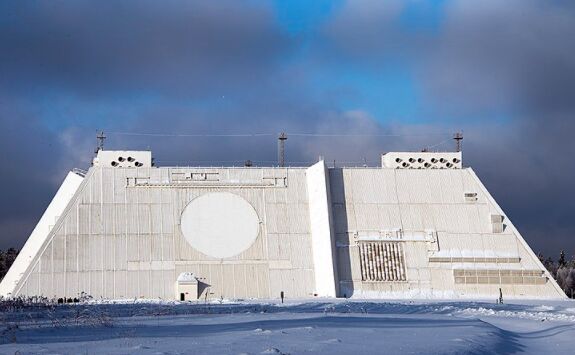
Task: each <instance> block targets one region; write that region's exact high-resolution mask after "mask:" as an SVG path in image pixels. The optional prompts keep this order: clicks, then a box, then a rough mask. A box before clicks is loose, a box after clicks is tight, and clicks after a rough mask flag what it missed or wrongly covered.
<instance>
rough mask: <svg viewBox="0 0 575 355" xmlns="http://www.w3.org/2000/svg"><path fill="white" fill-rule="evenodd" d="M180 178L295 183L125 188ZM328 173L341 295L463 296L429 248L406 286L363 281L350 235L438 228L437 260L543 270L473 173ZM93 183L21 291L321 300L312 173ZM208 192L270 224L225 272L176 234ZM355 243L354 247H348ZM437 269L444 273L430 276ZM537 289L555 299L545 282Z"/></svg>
mask: <svg viewBox="0 0 575 355" xmlns="http://www.w3.org/2000/svg"><path fill="white" fill-rule="evenodd" d="M172 171H188V172H189V171H204V172H217V173H219V174H220V178H221V179H227V180H226V181H231V180H234V181H237V182H241V181H248V180H249V181H252V182H255V181H262V178H263V177H272V176H287V187H262V188H259V187H258V188H253V187H250V188H240V187H232V188H230V187H225V188H224V187H189V188H182V187H166V186H165V187H133V186H132V187H127V180H126V178H127V177H130V178H131V177H139V178H148V179H147V181H149V182H154V181H156V182H162V183H166V184H168V183H170V179H171V178H172V175H171V172H172ZM328 172H329V181H330V185H331V199H332V214H333V219H334V223H335V232H336V238H337V241H338V244H341V245H340V247H339V248H337V260H338V271H339V273H340V275H339V278H340V284H341V285H342V289H343V286H344V285H347V287H350V285H351V283H350V282H346V279H350V281H351V280H356V282H355V283H354V284H353V288H355V289H356V290H365V291H370V290H371V291H373V292H396V291H398V292H399V291H406V290H408V289H409V288H410V287H413V288H419V289H423V288H429V287H431V285H433V289H434V290H435V291H438V292H439V291H441V292H446V291H449V290H455V289H456V288H455V287H456V286H455V285H454V284H453V276H452V274H449V269H446V270H445V271H446V272H444V271H441V270H443V269H444V268H450V267H451V266H450V265H451V264H449V263H443V262H441V263H433V264H437V265H433V269H430V268H429V264H428V253H429V251H428V249H427V248H428V243H426V242H405V247H404V253H405V264H406V265H405V266H406V273H407V277H408V282H406V283H405V284H402V285H397V286H396V285H394V286H393V287H383V286H378V285H373V284H369V283H362V282H357V281H358V280H361V270H360V260H359V253H358V248H357V246H355V245H354V239H353V235H351V237H350V235H348V232H353V231H372V232H379V231H386V230H392V229H397V228H401V227H402V228H403V230H404V231H409V230H413V231H423V230H427V229H431V230H435V231H437V232H438V238H439V246H440V252H445V251H449V252H451V253H453V255H461V256H464V255H469V254H473V253H476V252H477V251H478V250H480V251H483V253H484V254H486V255H495V254H497V255H499V254H505V253H508V254H509V253H511V254H515V255H519V256H520V258H521V262H520V267H521V268H524V269H537V268H538V264H537V263H536V262H535V261H533V260H532V257H531V255H530V252H529V251H528V250H527V249H525V247H524V246H523V245H522V244H521V243H520V242H519V241H518V239H517V237H516V235H515V234H514V233H515V232H513V230H512V228H507V229H506V230H505V231H504V233H502V234H497V235H493V234H491V233H490V231H491V228H490V227H491V226H490V224H489V215H490V214H498V213H500V212H499V210H498V208H497V207H496V206H495V205H493V204H492V203H491V202H490V200H489V199H488V195H486V193H484V192H483V191H482V189H481V188H480V186H479V185H478V184H477V183H476V181H475V178H474V177H473V176H472V174H471V173H470V172H469V171H468V170H467V169H463V170H411V171H410V170H394V169H376V168H373V169H372V168H366V169H364V168H357V169H347V168H342V169H329V170H328ZM100 177H103V180H102V179H101V178H100ZM87 178H88V180H87V181H86V185H85V186H86V188H85V189H84V190H83V191H81V192H79V193H78V195H77V197H76V198H75V200H74V202H73V205H72V206H71V207H70V208H69V209H68V211H67V214H66V215H64V216H62V218H61V220H62V221H64V222H62V223H59V224H57V225H56V226H55V227H54V230H53V231H52V233H51V234H52V236H51V239H52V240H51V242H47V244H46V246H45V250H44V249H43V250H44V252H43V254H42V255H41V256H40V257H39V258H38V263H37V266H36V267H34V269H33V270H31V271H30V272H29V277H28V278H27V281H25V282H24V284H23V287H22V289H21V290H22V291H21V292H22V293H27V294H31V293H41V294H44V295H48V296H54V295H60V296H61V297H63V296H67V297H68V296H70V297H74V296H75V295H76V294H77V293H78V292H81V291H86V292H88V293H90V294H91V295H92V296H94V297H99V296H104V297H140V296H145V297H164V298H172V297H174V289H173V285H174V282H175V278H176V277H177V275H178V274H179V272H183V271H188V272H189V271H191V272H194V273H196V274H198V275H199V276H200V277H202V278H205V279H204V280H203V281H204V282H206V283H207V284H209V285H211V286H210V290H211V291H209V292H211V293H212V294H210V295H209V297H220V296H224V297H262V298H264V297H279V292H280V291H282V290H283V291H285V292H286V296H288V297H309V296H310V295H311V293H312V292H313V291H314V284H315V283H314V276H313V275H314V272H313V262H312V257H311V237H310V231H309V223H310V222H309V213H308V208H309V207H308V201H307V198H308V197H307V186H306V183H305V169H273V168H270V169H258V168H252V169H244V168H234V169H226V168H224V169H219V168H205V169H203V168H202V169H174V168H159V169H157V168H146V169H113V168H92V169H91V171H90V172H89V174H88V176H87ZM210 191H229V192H232V193H235V194H238V195H240V196H242V197H243V198H245V199H246V200H247V201H248V202H249V203H250V204H252V205H253V206H254V208H255V209H256V211H257V213H258V216H259V217H260V220H261V222H262V225H261V226H262V229H261V231H260V235H259V236H258V238H257V239H256V242H255V243H254V244H253V245H252V246H251V247H250V248H248V249H247V250H246V251H244V252H242V253H241V254H240V255H238V256H235V257H232V258H229V259H226V260H225V261H224V262H225V263H224V264H221V261H219V260H215V259H213V258H210V257H208V256H206V255H203V254H201V253H199V252H198V251H196V250H194V249H193V248H192V247H190V245H189V244H188V243H187V242H186V241H185V239H184V238H183V236H182V234H181V231H180V226H179V220H180V216H181V213H182V211H183V209H184V208H185V206H186V205H187V204H188V203H189V202H190V201H191V200H192V199H193V198H196V197H198V196H200V195H202V194H204V193H206V192H210ZM464 192H474V193H477V196H478V200H477V201H475V202H472V203H470V202H465V198H464ZM506 222H508V220H507V217H505V220H504V223H506ZM508 223H510V222H508ZM350 241H351V244H352V245H351V246H350V247H349V249H348V248H347V247H345V246H344V245H346V244H348V243H350ZM128 261H130V262H131V263H130V265H128ZM175 262H180V263H184V264H179V265H178V264H176V265H175V264H174V263H175ZM250 262H251V263H250ZM268 262H269V264H268ZM270 265H271V267H272V270H270ZM485 265H487V264H485ZM493 265H494V267H505V265H503V266H501V265H502V264H493ZM103 270H106V271H105V272H103ZM126 270H129V271H126ZM431 270H440V271H438V272H434V273H433V276H432V272H431ZM430 282H431V284H430ZM457 287H460V286H459V285H458V286H457ZM463 287H465V288H463V289H461V288H457V290H458V291H457V292H462V293H473V292H488V291H489V292H490V291H491V289H487V288H485V287H483V286H481V285H480V287H478V286H477V285H475V286H471V285H470V286H463ZM529 287H531V288H525V287H519V286H517V287H516V286H514V287H512V288H510V289H508V290H507V289H506V290H505V292H509V294H517V295H520V294H534V292H535V291H533V290H534V287H535V286H529ZM537 287H539V286H537ZM538 290H543V291H541V292H544V293H545V294H549V295H552V294H554V293H553V292H554V290H553V288H552V286H550V285H549V284H548V285H543V286H541V288H538ZM538 292H539V291H538ZM348 295H351V294H350V293H348Z"/></svg>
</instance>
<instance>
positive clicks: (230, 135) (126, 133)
mask: <svg viewBox="0 0 575 355" xmlns="http://www.w3.org/2000/svg"><path fill="white" fill-rule="evenodd" d="M108 134H109V135H110V134H111V135H116V136H146V137H260V136H273V135H274V134H273V133H246V134H182V133H140V132H108Z"/></svg>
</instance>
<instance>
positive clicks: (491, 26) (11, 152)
mask: <svg viewBox="0 0 575 355" xmlns="http://www.w3.org/2000/svg"><path fill="white" fill-rule="evenodd" d="M574 37H575V6H574V5H573V2H570V1H544V0H528V1H523V0H509V1H504V2H503V1H496V0H485V1H481V2H478V1H477V2H476V1H465V0H442V1H423V0H412V1H399V0H390V1H379V0H335V1H325V0H314V1H301V0H290V1H280V0H276V1H271V0H270V1H264V0H245V1H236V0H222V1H217V2H216V1H201V0H192V1H184V0H167V1H162V2H158V1H152V0H139V1H136V0H125V1H106V2H102V1H94V0H75V1H72V0H62V1H44V2H40V1H34V2H24V1H15V0H14V1H12V0H7V1H2V2H0V124H1V126H0V131H1V132H3V133H2V134H3V137H2V138H3V139H2V140H0V149H2V151H3V152H4V154H3V156H2V157H1V158H0V165H1V166H4V167H11V169H9V170H6V171H3V174H2V175H1V177H0V183H1V184H2V186H15V188H5V189H4V190H3V194H4V195H3V198H2V199H0V247H5V246H7V245H9V244H21V243H22V242H23V240H25V238H26V237H27V235H28V232H29V231H30V230H31V228H32V227H33V226H34V222H35V221H36V219H37V217H38V216H39V215H40V213H41V212H42V210H43V209H44V208H45V206H46V204H47V203H48V201H49V200H50V198H51V196H52V195H53V193H54V191H55V189H56V188H57V186H58V184H59V182H60V181H61V179H62V178H63V176H64V175H65V173H66V171H67V170H68V169H71V168H73V167H83V168H86V167H88V166H89V162H90V159H91V157H92V154H93V149H94V146H95V138H94V137H95V133H96V131H98V130H104V131H106V132H109V133H108V137H109V138H108V139H107V142H106V144H107V147H109V148H111V149H112V148H131V149H142V148H148V147H150V148H151V149H153V151H154V155H155V157H156V158H157V161H158V162H160V163H161V162H162V161H166V162H167V161H170V162H173V161H177V162H179V163H182V164H185V163H186V162H193V161H202V162H205V161H223V160H225V161H236V162H239V163H241V162H242V161H244V160H246V159H251V160H253V161H256V162H257V161H260V162H262V164H264V162H265V164H269V163H270V162H271V161H274V160H275V159H276V151H275V149H276V142H275V138H274V137H273V136H271V138H270V137H260V138H257V139H256V138H254V139H250V140H245V139H244V140H242V139H193V140H192V139H165V138H164V139H161V138H154V139H152V138H150V137H137V136H121V135H117V134H114V132H148V133H238V132H239V133H253V132H258V133H261V132H264V133H272V134H275V133H278V132H281V131H287V132H288V133H289V132H315V133H329V134H334V133H354V134H365V133H369V134H374V133H379V134H390V133H391V134H395V135H398V136H400V137H396V138H386V139H378V138H370V139H362V140H360V141H358V140H357V139H356V140H354V139H344V138H342V139H338V140H335V139H328V138H316V139H310V138H302V137H299V138H298V137H295V136H294V137H292V138H291V139H288V150H287V159H288V160H289V161H292V162H306V161H313V160H315V159H316V158H317V156H318V155H323V156H325V157H326V159H327V160H329V161H332V160H337V161H341V162H344V161H345V162H361V163H363V161H364V160H367V161H369V162H371V163H372V164H376V162H377V161H378V158H379V155H380V154H381V152H383V151H390V150H414V149H415V150H416V149H421V148H424V147H429V146H436V145H437V144H438V143H440V142H445V143H444V144H441V145H439V146H437V148H436V149H445V150H448V149H453V142H451V141H450V136H451V134H452V133H453V132H455V131H458V130H463V131H464V136H465V139H464V156H465V163H466V164H467V165H471V166H473V167H474V168H475V170H476V171H477V172H478V174H479V176H480V177H481V178H482V179H483V180H484V181H485V183H486V184H487V186H488V187H489V188H490V190H491V191H492V192H493V193H494V194H495V197H496V198H497V199H498V200H499V201H500V202H501V204H502V205H503V207H504V208H505V209H506V210H507V212H508V213H509V215H511V217H513V218H514V220H515V224H517V225H519V226H520V227H521V226H522V227H523V228H520V229H521V230H522V231H523V232H524V234H525V235H526V237H527V239H528V240H529V241H530V242H532V244H533V245H534V247H535V249H536V250H537V249H541V250H543V251H544V252H546V253H548V254H550V253H552V252H555V251H556V250H557V249H559V248H565V249H569V248H570V250H572V252H570V253H568V254H569V255H570V254H574V253H575V242H574V241H573V240H571V239H572V238H571V237H572V236H573V235H574V234H575V218H573V216H572V212H570V211H573V210H575V205H574V201H575V199H573V198H571V197H570V196H572V195H573V188H572V182H571V181H572V177H573V176H574V175H575V167H573V166H572V164H571V165H569V164H565V162H564V160H563V159H564V156H563V154H566V155H572V154H573V153H575V147H574V143H573V142H572V139H571V137H570V135H571V132H573V130H575V123H574V119H573V117H575V116H574V113H575V62H574V61H573V60H572V58H573V56H574V55H575V45H574V42H573V40H572V38H574ZM22 142H25V144H22ZM557 152H561V154H557ZM38 171H41V172H42V174H38ZM25 187H26V188H25ZM534 201H536V202H534ZM570 238H571V239H570Z"/></svg>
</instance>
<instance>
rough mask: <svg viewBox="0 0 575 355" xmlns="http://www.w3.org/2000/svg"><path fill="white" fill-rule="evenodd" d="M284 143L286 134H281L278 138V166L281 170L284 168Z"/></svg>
mask: <svg viewBox="0 0 575 355" xmlns="http://www.w3.org/2000/svg"><path fill="white" fill-rule="evenodd" d="M285 141H287V134H286V133H285V132H282V133H280V134H279V136H278V165H279V166H280V167H281V168H283V167H284V166H285V162H286V161H285Z"/></svg>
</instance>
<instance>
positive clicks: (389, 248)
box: [359, 242, 406, 282]
mask: <svg viewBox="0 0 575 355" xmlns="http://www.w3.org/2000/svg"><path fill="white" fill-rule="evenodd" d="M359 255H360V266H361V280H362V281H381V282H385V281H405V280H406V275H405V259H404V256H403V248H402V245H401V243H384V242H361V243H359Z"/></svg>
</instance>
